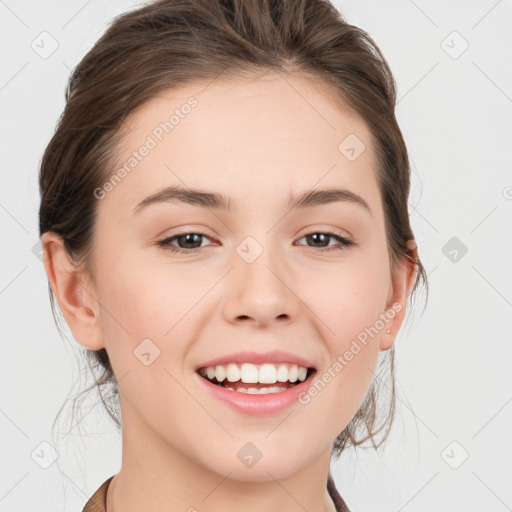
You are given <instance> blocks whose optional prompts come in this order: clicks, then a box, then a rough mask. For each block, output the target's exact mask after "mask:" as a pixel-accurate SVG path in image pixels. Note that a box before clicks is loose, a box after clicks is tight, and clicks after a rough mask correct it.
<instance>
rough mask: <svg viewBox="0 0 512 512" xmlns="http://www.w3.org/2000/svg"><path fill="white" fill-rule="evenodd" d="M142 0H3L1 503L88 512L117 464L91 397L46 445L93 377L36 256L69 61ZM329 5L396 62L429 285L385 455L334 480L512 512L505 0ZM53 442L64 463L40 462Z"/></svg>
mask: <svg viewBox="0 0 512 512" xmlns="http://www.w3.org/2000/svg"><path fill="white" fill-rule="evenodd" d="M135 5H137V3H136V2H131V1H121V0H116V1H109V2H106V1H105V0H103V1H102V0H89V1H88V2H87V1H84V0H73V1H67V2H64V1H62V2H55V1H52V2H50V1H46V2H41V1H35V0H31V1H28V0H27V1H21V0H5V1H0V38H1V47H2V65H1V66H0V108H1V118H0V119H1V124H0V130H1V137H0V141H1V142H0V151H1V160H0V162H1V171H0V180H1V182H0V226H1V230H2V231H1V233H2V238H1V239H2V245H1V247H2V255H1V258H2V259H1V261H2V265H1V266H0V312H1V313H0V314H1V325H0V328H1V346H2V348H1V354H2V357H1V358H0V379H1V380H0V389H1V396H0V431H1V434H2V435H1V437H0V446H1V456H0V460H1V463H0V467H1V470H0V510H2V511H11V512H17V511H26V510H38V511H41V512H49V511H56V510H59V511H70V512H71V511H78V510H81V509H82V507H83V505H84V504H85V502H86V500H87V499H88V497H89V496H91V494H92V492H94V491H95V490H96V488H97V487H98V486H99V485H100V484H101V483H102V482H103V481H104V480H105V479H106V478H107V477H109V476H111V475H113V474H114V473H116V472H117V471H118V470H119V467H120V461H121V459H120V457H121V442H120V438H119V436H117V434H116V432H115V430H114V428H113V427H112V426H111V424H110V423H109V422H108V420H107V419H105V416H104V414H103V412H102V409H101V407H99V406H98V407H96V408H93V406H94V405H95V404H94V403H93V402H91V403H88V404H87V403H86V404H84V417H83V418H82V420H81V421H80V424H79V426H78V427H76V428H75V427H73V429H72V430H71V433H70V434H69V435H67V436H63V434H62V433H61V437H59V439H58V443H57V446H55V443H54V439H53V438H52V436H51V425H52V422H53V420H54V418H55V416H56V414H57V411H58V409H59V408H60V406H61V405H62V403H63V401H64V400H65V399H66V398H67V397H68V395H69V393H70V390H71V389H72V388H73V390H74V391H73V392H76V391H78V390H79V389H81V388H83V386H84V385H85V384H86V382H85V381H83V380H82V381H77V380H76V379H78V377H79V371H78V366H77V358H78V350H77V349H76V345H77V344H76V343H75V342H73V341H72V340H71V341H70V342H67V341H62V340H61V338H60V337H59V336H58V333H57V330H56V328H55V325H54V323H53V318H52V316H51V312H50V305H49V300H48V296H47V280H46V275H45V273H44V268H43V265H42V262H41V261H40V260H39V259H38V258H37V257H36V256H35V255H34V254H33V252H32V249H33V247H34V245H35V244H36V242H37V240H38V232H37V210H38V206H39V192H38V184H37V172H38V165H39V161H40V158H41V155H42V153H43V150H44V148H45V146H46V144H47V143H48V141H49V139H50V137H51V134H52V132H53V129H54V127H55V123H56V121H57V119H58V117H59V115H60V113H61V111H62V108H63V107H64V88H65V84H66V80H67V78H68V76H69V73H70V70H71V68H72V67H74V66H75V65H76V64H77V63H78V61H79V60H80V59H81V58H82V57H83V55H84V54H85V53H86V51H87V50H88V49H89V48H90V47H91V46H92V44H93V43H94V42H95V41H96V39H97V38H98V37H99V36H100V35H101V34H102V33H103V31H104V29H105V26H106V23H107V22H108V21H110V20H111V19H112V18H113V17H114V16H115V15H117V14H119V13H121V12H124V11H126V10H128V9H129V8H131V7H132V6H135ZM335 5H336V6H337V7H340V8H341V10H342V12H343V13H344V15H345V16H346V18H347V20H348V21H349V22H350V23H352V24H355V25H357V26H360V27H361V28H363V29H364V30H366V31H367V32H368V33H369V34H370V36H372V37H373V38H374V39H375V41H376V42H377V44H378V45H379V47H380V48H381V49H382V51H383V52H384V55H385V56H386V58H387V59H388V61H389V63H390V65H391V68H392V70H393V72H394V75H395V78H396V81H397V84H398V97H399V102H398V107H397V115H398V119H399V123H400V125H401V128H402V131H403V134H404V137H405V140H406V142H407V145H408V148H409V151H410V156H411V160H412V164H413V176H412V194H411V198H410V212H411V219H412V224H413V229H414V232H415V235H416V238H417V241H418V245H419V251H420V257H421V258H422V260H423V262H424V264H425V266H426V269H427V272H428V274H429V279H430V283H431V297H430V302H429V305H428V307H427V310H426V312H425V313H424V315H423V316H422V315H421V311H422V306H423V304H422V295H421V294H420V295H419V296H418V301H417V304H418V305H417V307H416V308H415V310H413V314H412V315H411V316H410V317H409V319H408V321H407V324H406V325H405V326H404V328H403V329H402V331H401V332H400V334H399V336H398V339H397V342H396V349H397V386H398V407H399V409H398V414H397V421H396V423H395V426H394V429H393V431H392V435H391V437H390V439H389V441H388V443H387V444H386V445H385V446H384V447H383V448H382V449H381V450H380V452H379V453H375V452H374V451H373V450H372V449H371V448H368V449H365V450H358V451H356V452H355V451H354V450H349V451H347V452H346V453H345V454H344V455H343V457H342V459H341V460H340V461H339V462H338V463H336V464H333V472H334V476H335V480H336V483H337V485H338V488H339V489H340V491H341V493H342V495H343V496H344V497H345V499H346V500H347V502H348V504H349V505H350V506H351V508H352V510H353V511H354V512H359V511H364V512H371V511H375V512H387V511H399V510H405V511H407V512H420V511H428V512H431V511H464V512H471V511H481V510H485V511H487V512H501V511H505V510H512V486H511V485H510V483H511V480H512V462H511V461H512V457H511V456H512V440H511V433H512V428H511V427H512V403H511V401H512V386H511V380H512V379H511V371H510V366H511V361H512V358H511V356H512V342H511V341H512V340H511V334H510V333H511V331H512V270H511V268H512V265H511V262H512V259H511V256H512V242H511V220H512V172H511V164H510V162H511V156H512V149H511V148H512V144H511V136H512V128H511V122H510V120H511V117H512V70H511V62H512V60H511V59H512V30H511V29H512V2H511V1H510V0H501V1H496V0H490V1H478V2H477V1H472V2H468V1H465V0H458V1H451V2H443V1H440V0H438V1H430V2H427V1H426V0H423V1H420V0H417V1H416V2H413V1H411V0H393V1H391V2H379V1H377V0H373V1H370V0H364V1H361V0H359V1H357V2H356V1H355V0H352V1H348V0H347V1H337V2H336V3H335ZM43 31H47V32H48V33H49V34H51V37H52V38H53V39H55V40H56V41H57V43H58V48H57V49H56V51H55V52H54V53H53V54H52V55H50V56H48V57H47V58H42V57H41V56H40V55H39V54H38V53H36V51H34V50H33V49H32V47H31V45H32V44H34V46H35V45H36V44H38V45H39V48H40V50H39V51H40V52H42V51H43V48H42V47H43V45H44V48H46V50H45V51H48V49H51V46H50V45H51V41H50V39H46V40H45V41H44V42H41V38H42V37H46V38H48V36H40V34H41V32H43ZM454 31H455V32H457V33H458V34H454ZM33 41H35V42H34V43H33ZM465 42H467V44H468V45H469V46H468V48H467V49H466V50H465V51H464V52H463V53H460V52H461V51H462V50H463V49H464V46H465V44H466V43H465ZM459 53H460V55H459ZM453 237H456V238H457V240H456V241H455V242H454V241H452V242H450V244H453V243H456V244H459V245H460V243H463V244H464V245H465V246H466V247H467V253H466V254H464V255H463V256H462V257H461V254H462V253H461V252H460V250H459V249H457V248H456V247H455V246H453V247H452V246H451V245H448V246H446V244H447V243H449V241H450V240H451V239H452V238H453ZM443 248H444V249H443ZM454 248H455V249H456V250H458V253H457V261H455V262H454V261H451V260H450V258H449V257H448V256H450V254H449V251H452V250H453V249H454ZM445 253H446V254H448V256H447V255H445ZM454 255H455V253H453V252H452V255H451V256H450V257H451V258H453V256H454ZM68 413H69V409H67V410H66V411H65V412H64V416H66V414H68ZM77 421H78V420H77ZM63 428H64V427H63ZM85 434H86V435H85ZM312 435H314V432H312ZM454 442H455V443H454ZM41 443H43V444H41ZM46 443H49V444H46ZM452 443H454V444H452ZM49 445H53V446H54V449H56V450H57V451H58V454H59V457H58V459H57V461H56V462H55V463H54V464H51V465H49V467H48V468H47V469H43V467H41V464H43V465H44V463H45V462H46V463H48V464H49V463H50V462H51V460H52V458H51V457H52V452H51V449H50V446H49ZM466 455H468V458H467V460H465V461H464V462H463V463H462V464H461V462H462V461H463V460H464V457H465V456H466ZM457 466H458V468H457V469H454V468H455V467H457Z"/></svg>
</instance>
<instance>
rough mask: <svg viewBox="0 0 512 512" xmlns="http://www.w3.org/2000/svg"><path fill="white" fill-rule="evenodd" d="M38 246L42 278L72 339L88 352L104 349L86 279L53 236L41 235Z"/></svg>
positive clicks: (95, 304) (92, 292)
mask: <svg viewBox="0 0 512 512" xmlns="http://www.w3.org/2000/svg"><path fill="white" fill-rule="evenodd" d="M41 246H42V249H43V261H44V268H45V270H46V275H47V276H48V279H49V281H50V284H51V287H52V290H53V293H54V294H55V297H56V299H57V301H58V303H59V306H60V309H61V311H62V314H63V315H64V318H65V319H66V322H67V324H68V326H69V328H70V329H71V332H72V333H73V337H74V338H75V340H76V341H77V342H78V343H79V344H80V345H82V346H83V347H85V348H87V349H89V350H99V349H101V348H104V347H105V343H104V341H103V336H102V330H101V323H100V319H101V317H100V307H99V303H98V301H97V300H96V292H95V290H94V286H93V285H92V282H91V280H90V278H89V276H88V275H87V274H86V273H85V271H84V270H82V269H80V268H79V267H78V264H77V262H75V261H74V260H73V259H72V258H71V257H70V255H69V254H68V252H67V250H66V248H65V246H64V242H63V240H62V238H61V237H60V236H59V235H57V234H56V233H52V232H46V233H43V235H42V236H41Z"/></svg>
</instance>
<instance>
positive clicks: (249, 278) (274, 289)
mask: <svg viewBox="0 0 512 512" xmlns="http://www.w3.org/2000/svg"><path fill="white" fill-rule="evenodd" d="M262 238H263V237H260V240H261V241H260V240H257V239H256V238H255V237H253V236H247V237H246V238H245V239H244V240H242V242H240V243H239V244H238V246H237V247H236V249H235V250H236V255H235V256H236V257H235V260H234V265H235V272H234V273H233V280H232V282H231V285H230V289H229V291H228V294H229V297H228V300H227V314H228V315H229V317H230V318H231V320H234V319H235V318H238V317H244V318H245V317H251V318H253V319H255V320H256V321H257V322H258V323H261V322H263V323H265V322H269V321H272V320H273V319H275V318H277V317H280V316H282V315H287V316H289V317H290V316H292V315H293V313H294V311H293V310H294V309H295V308H294V305H293V302H294V300H296V298H295V296H294V294H293V293H292V292H291V291H290V289H289V284H288V280H289V277H288V275H289V272H287V271H286V268H287V267H286V263H285V262H283V261H281V254H280V251H279V248H278V247H270V246H269V244H270V243H271V240H272V238H273V237H272V236H266V237H265V238H264V240H263V239H262Z"/></svg>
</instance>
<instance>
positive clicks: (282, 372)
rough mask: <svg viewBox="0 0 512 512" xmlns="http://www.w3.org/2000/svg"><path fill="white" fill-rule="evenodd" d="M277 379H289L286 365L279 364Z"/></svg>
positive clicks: (280, 380)
mask: <svg viewBox="0 0 512 512" xmlns="http://www.w3.org/2000/svg"><path fill="white" fill-rule="evenodd" d="M277 380H278V381H279V382H286V381H287V380H288V367H287V366H286V365H284V364H281V365H279V368H278V369H277Z"/></svg>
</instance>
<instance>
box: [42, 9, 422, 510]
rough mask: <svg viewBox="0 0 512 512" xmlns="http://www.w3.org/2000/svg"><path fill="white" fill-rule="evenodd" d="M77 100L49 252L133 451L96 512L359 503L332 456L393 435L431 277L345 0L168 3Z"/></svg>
mask: <svg viewBox="0 0 512 512" xmlns="http://www.w3.org/2000/svg"><path fill="white" fill-rule="evenodd" d="M66 99H67V104H66V107H65V110H64V112H63V115H62V117H61V119H60V121H59V124H58V127H57V130H56V132H55V134H54V136H53V138H52V140H51V141H50V143H49V145H48V147H47V149H46V151H45V154H44V157H43V159H42V164H41V172H40V188H41V206H40V235H41V242H42V246H43V249H44V254H45V269H46V272H47V275H48V278H49V284H50V299H51V300H52V306H53V305H54V298H53V297H54V296H55V297H56V299H57V301H58V304H59V307H60V310H61V311H62V314H63V315H64V318H65V320H66V322H67V324H68V325H69V327H70V329H71V331H72V333H73V336H74V338H75V339H76V341H77V342H78V343H79V344H80V345H81V346H82V347H84V348H85V349H86V350H87V352H86V354H87V357H88V358H90V360H91V362H92V363H93V364H96V365H99V366H100V367H101V369H102V370H103V375H101V376H100V377H99V378H98V382H97V384H98V388H99V389H100V391H101V389H102V387H104V386H105V385H107V386H111V387H112V388H113V389H114V391H115V394H114V396H115V398H116V399H118V400H119V406H120V413H121V414H120V417H117V416H115V415H113V418H114V420H115V421H116V424H117V426H118V427H119V428H120V430H121V432H122V450H123V452H122V453H123V456H122V465H121V468H120V471H119V472H118V473H117V474H116V475H112V476H111V477H110V478H109V479H108V480H106V481H105V482H104V483H103V484H102V485H101V486H100V488H99V489H98V490H97V492H96V493H95V494H94V496H92V497H91V499H90V500H89V501H88V503H87V504H86V506H85V508H84V512H92V511H104V510H107V511H108V512H133V511H140V510H147V511H163V510H183V511H190V512H191V511H195V510H197V511H206V510H207V511H209V512H216V511H223V512H226V511H231V510H240V509H243V510H244V511H245V512H252V511H256V510H257V511H260V510H266V511H282V510H286V511H290V512H291V511H299V510H301V511H302V510H308V511H310V512H320V511H334V510H337V511H341V510H344V511H348V510H349V508H348V506H347V504H346V503H345V502H344V500H343V499H342V498H341V496H340V494H339V493H338V491H337V490H336V487H335V485H334V482H333V480H332V477H331V475H330V470H329V468H330V463H331V457H332V456H334V457H339V456H340V454H341V453H342V452H343V450H344V449H346V448H347V447H348V446H350V445H352V446H357V445H359V444H361V443H363V442H364V441H367V440H370V441H371V442H373V443H374V445H376V444H375V443H376V441H375V439H376V435H377V434H378V433H379V432H380V431H381V430H382V429H383V427H384V426H385V425H386V424H388V431H389V426H390V425H391V421H392V418H393V411H394V409H393V406H394V402H393V400H394V395H393V400H392V402H391V404H390V407H389V414H388V415H387V417H386V418H385V421H384V422H383V423H381V424H380V425H379V422H377V420H376V411H377V395H378V393H377V388H378V386H377V384H378V382H376V381H377V379H376V378H375V376H374V374H375V370H376V367H377V363H378V358H379V353H380V352H381V351H387V352H386V355H387V356H388V357H387V358H386V359H384V362H385V364H387V365H389V369H390V370H391V374H393V350H394V346H393V343H394V340H395V338H396V336H397V333H398V331H399V329H400V326H401V324H402V322H403V319H404V316H405V312H406V305H407V302H408V300H409V299H410V298H411V296H412V292H413V291H415V289H416V287H417V284H418V283H419V280H420V278H421V279H423V281H424V282H425V283H426V276H425V271H424V268H423V266H422V264H421V262H420V260H419V258H418V253H417V248H416V244H415V242H414V236H413V233H412V230H411V226H410V222H409V216H408V209H407V204H408V203H407V199H408V195H409V173H410V170H409V162H408V156H407V150H406V146H405V144H404V141H403V138H402V134H401V132H400V129H399V127H398V125H397V122H396V118H395V115H394V107H395V85H394V81H393V77H392V74H391V71H390V69H389V67H388V65H387V63H386V61H385V59H384V57H383V56H382V54H381V53H380V51H379V50H378V48H377V47H376V46H375V44H374V43H373V42H372V40H371V39H370V38H369V36H368V35H367V34H366V33H365V32H364V31H362V30H361V29H359V28H357V27H354V26H352V25H350V24H348V23H346V22H345V20H344V19H343V18H342V16H341V14H340V13H339V12H338V11H337V10H336V9H335V8H334V7H333V6H332V5H331V4H330V3H328V2H327V1H326V0H303V1H302V0H282V1H278V0H245V1H242V0H236V1H235V0H233V1H220V0H160V1H156V2H152V3H149V4H147V5H145V6H144V7H142V8H139V9H137V10H134V11H132V12H128V13H126V14H124V15H122V16H120V17H119V18H117V19H116V20H115V21H114V22H113V23H112V24H111V26H110V27H109V29H108V30H107V31H106V33H105V34H104V35H103V36H102V37H101V39H100V40H99V41H98V42H97V43H96V45H95V46H94V48H93V49H92V50H91V51H90V52H89V53H88V54H87V55H86V56H85V57H84V59H83V60H82V61H81V62H80V64H79V65H78V67H77V68H76V69H75V70H74V72H73V74H72V76H71V78H70V81H69V87H68V91H67V98H66ZM392 376H393V375H392ZM393 389H394V388H393ZM106 405H107V410H108V411H111V410H112V409H111V408H110V407H108V405H109V404H106ZM386 434H387V432H386ZM381 442H382V441H381Z"/></svg>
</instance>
